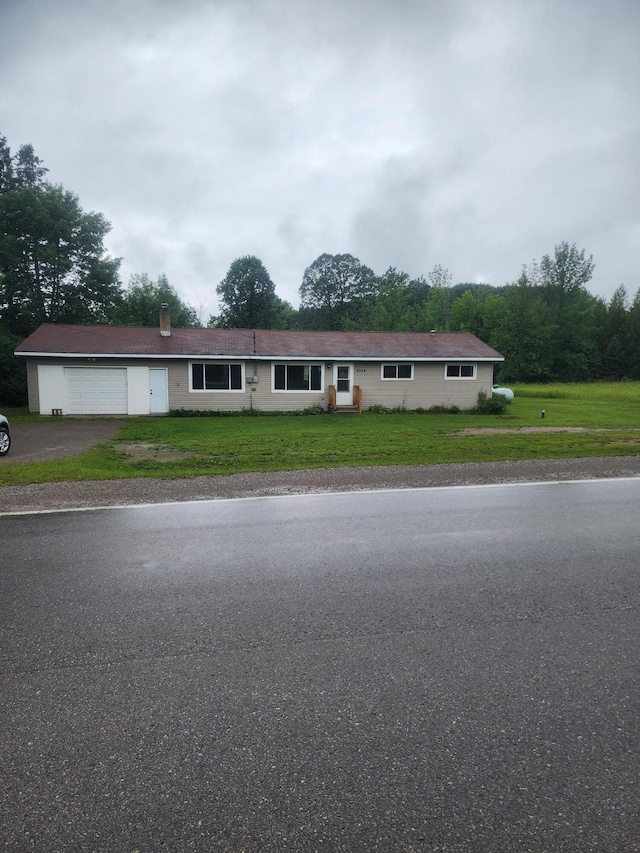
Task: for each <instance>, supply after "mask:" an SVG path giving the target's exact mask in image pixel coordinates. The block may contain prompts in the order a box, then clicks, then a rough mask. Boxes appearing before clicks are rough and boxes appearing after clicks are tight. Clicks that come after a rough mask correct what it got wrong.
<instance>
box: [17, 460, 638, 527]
mask: <svg viewBox="0 0 640 853" xmlns="http://www.w3.org/2000/svg"><path fill="white" fill-rule="evenodd" d="M609 477H618V478H619V477H640V456H617V457H597V458H588V459H533V460H524V461H512V462H470V463H466V464H451V465H420V466H406V467H405V466H399V465H398V466H386V467H375V468H321V469H306V470H302V471H279V472H274V473H267V474H230V475H227V476H217V477H197V478H194V479H188V480H187V479H176V480H160V479H152V478H145V479H135V480H104V481H89V482H81V483H38V484H33V485H29V486H4V487H2V488H0V513H13V512H35V511H41V510H65V509H81V508H88V507H98V506H100V507H102V506H122V505H136V504H149V503H165V502H169V501H193V500H221V499H229V498H245V497H262V496H269V495H287V494H309V493H318V492H344V491H362V490H369V489H401V488H436V487H443V486H468V485H485V484H496V483H526V482H544V481H567V480H586V479H602V478H609Z"/></svg>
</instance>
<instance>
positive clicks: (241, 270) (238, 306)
mask: <svg viewBox="0 0 640 853" xmlns="http://www.w3.org/2000/svg"><path fill="white" fill-rule="evenodd" d="M216 290H217V293H218V296H219V297H220V304H221V305H222V311H221V313H220V316H219V317H216V318H212V321H211V322H212V325H215V326H217V327H219V328H226V329H277V328H286V324H287V322H288V319H287V314H288V311H287V309H288V308H291V306H289V305H288V303H286V302H283V301H282V300H281V299H279V298H278V297H277V296H276V293H275V285H274V283H273V281H272V280H271V276H270V275H269V273H268V272H267V270H266V269H265V267H264V264H263V263H262V261H261V260H260V259H259V258H256V257H255V256H254V255H245V256H244V257H242V258H237V259H236V260H235V261H233V263H232V264H231V266H230V267H229V271H228V272H227V274H226V276H225V277H224V278H223V279H222V281H221V282H220V284H219V285H218V287H217V289H216Z"/></svg>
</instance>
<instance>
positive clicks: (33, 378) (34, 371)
mask: <svg viewBox="0 0 640 853" xmlns="http://www.w3.org/2000/svg"><path fill="white" fill-rule="evenodd" d="M40 363H41V364H43V363H44V362H40ZM47 363H48V360H47ZM27 394H28V395H29V411H30V412H35V414H38V412H39V411H40V394H39V392H38V362H37V361H36V360H35V359H33V358H28V359H27Z"/></svg>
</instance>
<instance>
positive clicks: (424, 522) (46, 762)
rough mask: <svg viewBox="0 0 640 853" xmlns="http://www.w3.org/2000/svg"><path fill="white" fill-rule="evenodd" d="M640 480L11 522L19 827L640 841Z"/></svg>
mask: <svg viewBox="0 0 640 853" xmlns="http://www.w3.org/2000/svg"><path fill="white" fill-rule="evenodd" d="M639 501H640V480H637V479H636V480H618V481H600V482H580V483H572V482H565V483H555V484H537V485H531V486H525V485H511V486H494V487H473V488H445V489H424V490H418V489H416V490H406V491H395V492H382V491H381V492H370V493H366V492H364V493H362V492H361V493H357V494H349V493H341V494H328V495H304V496H289V497H274V498H256V499H249V500H229V501H221V500H219V501H215V502H200V503H184V504H180V505H167V506H162V505H158V506H153V507H134V508H129V509H103V510H97V511H88V512H68V513H54V514H47V515H37V516H29V515H25V516H16V517H4V518H0V561H1V565H0V569H1V571H0V582H1V585H0V606H1V608H2V610H1V617H2V618H1V628H0V641H1V647H2V662H3V688H2V697H3V720H2V726H1V727H0V732H1V734H0V739H1V741H0V775H1V777H2V783H3V796H2V802H1V806H0V808H1V809H2V830H1V835H0V846H2V849H5V850H9V851H26V850H37V851H67V850H74V851H76V850H77V851H111V853H119V851H129V853H131V852H132V851H135V850H137V851H141V853H142V851H144V853H147V851H149V853H151V851H160V850H165V851H213V850H229V851H232V850H233V851H240V850H245V851H258V850H260V851H272V850H273V851H280V850H301V851H315V850H331V851H354V850H356V851H359V850H362V851H370V850H385V851H417V850H420V851H422V850H429V851H461V850H467V851H476V850H477V851H493V850H500V851H516V850H517V851H519V850H533V851H543V850H544V851H556V850H558V851H560V850H562V851H567V850H568V851H572V850H575V851H596V850H597V851H632V853H633V851H640V831H639V830H638V827H639V826H640V806H639V803H640V779H639V768H640V755H639V746H638V744H640V681H639V665H638V661H639V652H638V647H639V640H640V616H639V604H640V574H639V566H640V534H639V533H638V525H637V508H638V505H639Z"/></svg>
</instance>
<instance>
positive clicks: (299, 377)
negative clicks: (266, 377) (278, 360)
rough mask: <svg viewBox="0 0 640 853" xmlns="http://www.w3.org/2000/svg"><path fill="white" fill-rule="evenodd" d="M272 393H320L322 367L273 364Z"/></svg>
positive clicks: (317, 365)
mask: <svg viewBox="0 0 640 853" xmlns="http://www.w3.org/2000/svg"><path fill="white" fill-rule="evenodd" d="M273 390H274V391H322V365H320V364H274V366H273Z"/></svg>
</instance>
